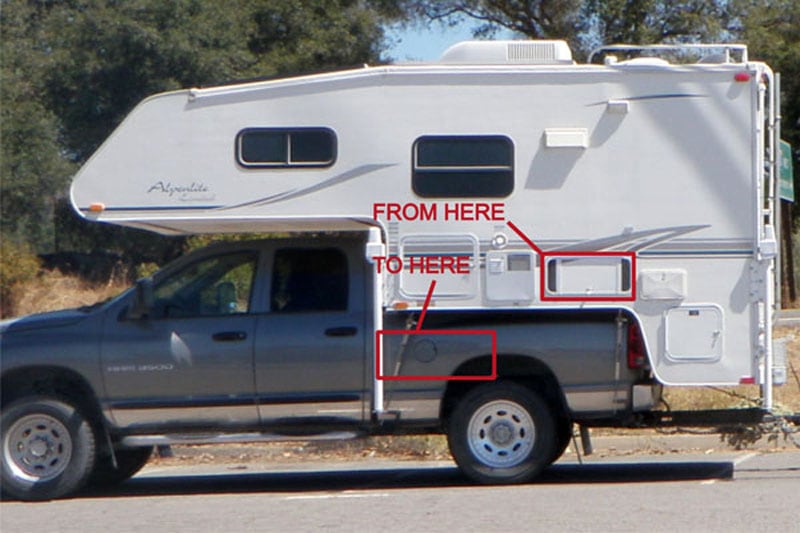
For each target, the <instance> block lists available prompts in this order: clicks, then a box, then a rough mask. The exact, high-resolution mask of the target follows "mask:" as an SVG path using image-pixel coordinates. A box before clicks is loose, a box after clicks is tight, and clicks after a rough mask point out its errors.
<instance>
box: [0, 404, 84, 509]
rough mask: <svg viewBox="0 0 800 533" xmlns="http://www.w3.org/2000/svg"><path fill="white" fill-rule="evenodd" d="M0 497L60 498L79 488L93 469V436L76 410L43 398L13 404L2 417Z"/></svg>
mask: <svg viewBox="0 0 800 533" xmlns="http://www.w3.org/2000/svg"><path fill="white" fill-rule="evenodd" d="M0 426H2V487H3V493H4V494H6V495H8V496H11V497H14V498H18V499H20V500H48V499H52V498H59V497H61V496H64V495H66V494H69V493H71V492H74V491H76V490H78V489H79V488H81V486H83V484H84V483H85V482H86V479H87V478H88V476H89V473H90V472H91V470H92V466H93V465H94V432H93V431H92V428H91V427H90V425H89V422H88V421H87V420H86V418H84V417H83V415H82V414H81V413H80V411H78V410H77V409H76V408H75V407H74V406H72V405H70V404H68V403H64V402H63V401H61V400H56V399H52V398H46V397H29V398H23V399H21V400H17V401H16V402H13V403H12V404H10V405H9V406H8V407H7V408H5V409H4V410H3V414H2V423H0Z"/></svg>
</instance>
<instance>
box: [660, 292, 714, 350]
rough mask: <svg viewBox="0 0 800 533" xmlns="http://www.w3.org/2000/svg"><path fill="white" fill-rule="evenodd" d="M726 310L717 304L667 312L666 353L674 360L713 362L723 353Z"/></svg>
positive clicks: (665, 317) (665, 318)
mask: <svg viewBox="0 0 800 533" xmlns="http://www.w3.org/2000/svg"><path fill="white" fill-rule="evenodd" d="M724 326H725V324H724V312H723V310H722V308H721V307H720V306H718V305H716V304H696V305H683V306H681V307H673V308H672V309H669V310H667V312H666V313H665V314H664V335H665V336H666V339H665V350H664V351H665V354H666V356H667V359H668V360H670V361H673V362H676V363H677V362H684V363H685V362H692V363H697V362H713V361H718V360H719V359H720V358H721V357H722V348H723V346H722V338H723V331H724Z"/></svg>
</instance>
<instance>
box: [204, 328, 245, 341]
mask: <svg viewBox="0 0 800 533" xmlns="http://www.w3.org/2000/svg"><path fill="white" fill-rule="evenodd" d="M211 338H212V339H214V340H215V341H217V342H236V341H243V340H245V339H246V338H247V333H245V332H244V331H221V332H219V333H214V334H213V335H212V336H211Z"/></svg>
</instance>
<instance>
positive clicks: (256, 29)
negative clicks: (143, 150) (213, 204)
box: [0, 0, 400, 253]
mask: <svg viewBox="0 0 800 533" xmlns="http://www.w3.org/2000/svg"><path fill="white" fill-rule="evenodd" d="M1 5H2V17H0V32H1V33H2V42H1V43H0V46H1V47H2V49H1V51H2V77H3V84H2V94H1V95H0V98H1V99H2V100H0V107H1V108H2V135H3V143H2V145H3V152H2V156H3V157H2V166H1V167H0V170H1V171H2V174H0V187H1V188H0V196H1V197H2V212H1V213H0V230H2V233H3V235H5V236H6V238H9V237H8V236H13V238H15V239H17V240H26V241H28V242H30V243H31V244H32V245H33V246H34V248H35V249H37V250H38V251H45V250H48V249H51V248H52V247H53V246H55V245H56V244H59V243H60V244H59V245H64V246H69V247H71V248H83V249H85V251H89V250H91V249H92V248H96V247H97V245H98V244H101V245H102V247H109V246H111V247H112V248H113V249H114V251H120V252H123V253H126V252H127V251H128V250H126V249H125V248H126V247H133V246H136V247H137V248H142V247H145V248H147V247H148V246H145V245H144V244H143V242H144V241H145V240H147V238H146V237H138V236H137V237H135V238H134V237H130V236H129V235H134V234H133V233H124V232H123V234H124V235H126V237H124V238H121V237H120V233H119V232H118V230H115V229H110V228H107V227H104V226H95V227H94V228H93V229H90V230H84V229H82V228H81V226H80V225H81V224H82V221H77V220H71V219H70V217H73V216H74V215H72V214H71V213H70V212H69V210H66V211H64V210H63V209H56V207H57V205H63V204H64V199H65V198H66V192H67V185H68V182H69V177H70V175H71V174H72V173H73V172H74V171H75V169H76V168H77V165H79V164H80V163H82V162H83V161H85V160H86V159H87V158H88V157H89V156H90V155H91V154H92V153H93V152H94V151H95V150H96V149H97V147H98V146H99V145H100V144H101V143H102V142H103V140H104V139H105V138H106V137H107V136H108V135H109V134H110V132H111V131H112V130H113V129H114V128H115V127H116V126H117V125H118V123H119V122H120V121H121V120H122V119H123V118H124V117H125V115H126V114H127V113H128V112H129V111H130V110H131V108H132V107H133V106H134V105H136V104H137V103H138V102H139V101H140V100H142V99H143V98H144V97H146V96H148V95H150V94H153V93H156V92H161V91H166V90H171V89H177V88H179V87H187V86H204V85H213V84H218V83H222V82H225V81H231V80H236V79H244V78H253V77H264V76H276V75H289V74H292V73H298V72H306V71H311V70H324V69H330V68H340V67H343V66H352V65H360V64H363V63H367V62H371V63H375V62H378V61H380V59H381V52H382V50H383V49H384V48H385V43H384V39H383V30H382V27H383V26H382V25H383V23H384V22H385V21H387V20H389V19H392V18H396V17H398V16H399V15H400V11H399V9H398V4H397V2H393V1H390V0H229V1H226V2H219V1H217V0H62V1H58V2H56V1H51V0H9V1H2V4H1ZM59 199H60V201H59ZM54 211H56V212H57V213H58V214H59V216H58V220H59V224H60V229H61V230H63V231H59V232H58V233H59V235H56V236H55V237H54V236H53V230H52V227H53V223H52V220H53V212H54ZM104 236H105V237H104ZM174 247H175V244H174V243H170V244H169V245H167V248H169V249H171V248H174Z"/></svg>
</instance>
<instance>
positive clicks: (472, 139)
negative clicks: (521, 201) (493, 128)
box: [411, 135, 514, 198]
mask: <svg viewBox="0 0 800 533" xmlns="http://www.w3.org/2000/svg"><path fill="white" fill-rule="evenodd" d="M411 183H412V187H413V189H414V192H415V193H417V194H418V195H420V196H424V197H451V198H472V197H491V198H499V197H504V196H508V195H509V194H511V191H513V190H514V143H513V142H512V141H511V139H509V138H508V137H505V136H502V135H481V136H475V135H461V136H434V135H429V136H425V137H420V138H419V139H417V140H416V142H415V143H414V161H413V169H412V178H411Z"/></svg>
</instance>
